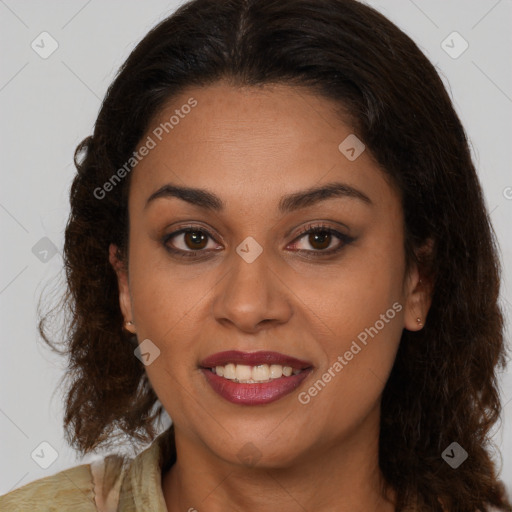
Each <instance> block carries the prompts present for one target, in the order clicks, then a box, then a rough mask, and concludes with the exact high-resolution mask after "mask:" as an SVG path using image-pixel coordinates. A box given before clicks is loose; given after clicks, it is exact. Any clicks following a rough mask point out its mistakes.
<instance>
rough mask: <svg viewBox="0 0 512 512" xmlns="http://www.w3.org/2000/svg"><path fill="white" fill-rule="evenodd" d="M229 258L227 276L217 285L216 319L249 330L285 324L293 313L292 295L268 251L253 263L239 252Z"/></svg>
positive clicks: (214, 303)
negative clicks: (272, 265)
mask: <svg viewBox="0 0 512 512" xmlns="http://www.w3.org/2000/svg"><path fill="white" fill-rule="evenodd" d="M230 260H232V261H230V268H229V270H228V272H227V274H226V276H225V277H224V279H222V280H221V281H220V283H219V285H218V286H217V287H216V288H215V290H216V292H215V293H216V295H215V297H214V302H213V314H214V316H215V319H216V320H217V321H218V322H220V323H223V324H226V325H228V324H229V325H234V326H236V327H237V328H238V329H239V330H241V331H244V332H247V333H255V332H258V331H259V330H262V329H266V328H268V327H270V326H273V325H280V324H283V323H286V322H287V321H288V320H289V319H290V318H291V316H292V314H293V310H292V305H291V301H290V295H291V294H290V292H289V288H287V287H286V285H285V284H284V282H283V280H282V276H279V275H278V271H277V270H276V269H274V268H272V267H271V265H270V262H269V258H268V257H267V255H266V251H265V250H263V252H262V253H261V254H260V255H259V256H258V257H257V258H256V259H255V260H254V261H252V262H251V263H248V262H247V261H245V260H244V259H243V258H242V257H240V256H239V255H238V253H236V252H233V254H232V255H231V257H230Z"/></svg>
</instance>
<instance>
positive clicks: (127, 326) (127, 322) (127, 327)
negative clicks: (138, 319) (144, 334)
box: [124, 320, 135, 333]
mask: <svg viewBox="0 0 512 512" xmlns="http://www.w3.org/2000/svg"><path fill="white" fill-rule="evenodd" d="M133 325H135V324H134V323H133V322H132V321H131V320H128V321H126V322H125V323H124V327H125V329H126V330H127V331H130V332H131V333H134V332H135V331H134V330H132V329H131V328H132V326H133Z"/></svg>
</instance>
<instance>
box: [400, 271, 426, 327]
mask: <svg viewBox="0 0 512 512" xmlns="http://www.w3.org/2000/svg"><path fill="white" fill-rule="evenodd" d="M411 279H412V280H411V281H410V289H409V293H408V296H407V300H406V305H405V316H404V328H405V329H407V330H408V331H419V330H421V329H423V327H424V325H425V322H426V317H427V314H428V310H429V309H430V304H431V286H430V282H429V281H428V280H426V279H425V278H420V277H419V275H418V273H417V271H416V272H415V275H414V276H412V278H411Z"/></svg>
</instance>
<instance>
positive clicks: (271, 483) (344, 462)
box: [162, 416, 395, 512]
mask: <svg viewBox="0 0 512 512" xmlns="http://www.w3.org/2000/svg"><path fill="white" fill-rule="evenodd" d="M378 428H379V426H378V416H377V417H376V418H373V419H372V420H371V421H368V422H366V423H365V425H360V426H359V428H358V429H357V432H355V433H354V434H353V435H351V436H349V437H348V438H345V439H344V440H342V441H339V440H337V441H335V442H333V443H331V444H329V445H325V444H322V445H321V446H320V445H319V446H315V447H312V448H311V449H310V450H309V451H308V452H307V453H304V454H302V455H301V456H300V457H297V458H296V459H295V460H294V463H293V464H291V465H288V466H287V467H275V466H265V465H264V464H261V465H258V466H256V467H246V466H242V465H240V464H233V463H229V462H226V461H225V460H223V459H220V458H218V457H216V456H215V454H212V453H211V452H210V451H208V450H207V449H206V448H205V447H204V445H202V444H200V443H197V442H194V441H193V439H191V438H190V437H188V436H187V435H184V434H183V433H182V432H180V430H179V429H176V453H177V461H176V463H175V464H174V465H173V466H172V467H171V468H170V469H169V471H167V472H166V473H165V474H164V475H163V478H162V489H163V493H164V498H165V502H166V505H167V510H168V512H178V511H180V512H182V511H190V512H193V511H194V510H196V511H198V512H202V511H204V510H208V512H220V511H225V510H244V511H246V510H250V511H251V512H263V511H268V510H272V509H274V510H280V511H282V512H296V511H297V510H315V511H316V512H327V511H329V512H349V511H350V512H353V511H354V510H378V511H379V512H393V511H394V510H395V508H394V505H393V503H392V501H393V497H392V495H393V493H392V492H390V491H388V496H389V499H388V498H386V496H385V491H384V485H383V478H382V474H381V472H380V469H379V465H378ZM369 435H370V437H369Z"/></svg>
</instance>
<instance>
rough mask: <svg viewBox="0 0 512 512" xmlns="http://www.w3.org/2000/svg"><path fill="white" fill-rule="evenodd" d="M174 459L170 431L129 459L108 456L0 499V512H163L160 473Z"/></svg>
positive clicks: (172, 434) (27, 486)
mask: <svg viewBox="0 0 512 512" xmlns="http://www.w3.org/2000/svg"><path fill="white" fill-rule="evenodd" d="M175 460H176V448H175V444H174V429H173V428H172V426H171V427H170V428H169V429H168V430H166V431H165V432H163V433H161V434H160V435H159V436H158V437H157V438H156V439H155V440H154V441H153V442H152V443H151V445H150V446H148V447H147V448H146V449H145V450H144V451H142V452H141V453H139V454H138V455H137V456H136V457H135V458H129V457H127V456H125V457H123V456H120V455H108V456H107V457H104V458H103V459H102V460H100V461H94V462H92V463H90V464H82V465H80V466H76V467H73V468H69V469H66V470H64V471H61V472H60V473H57V474H55V475H51V476H47V477H45V478H41V479H39V480H36V481H34V482H30V483H28V484H26V485H24V486H22V487H20V488H18V489H15V490H14V491H11V492H9V493H7V494H5V495H3V496H0V511H2V512H98V511H100V512H167V507H166V506H165V501H164V496H163V493H162V472H163V471H165V470H167V469H168V468H169V467H170V466H171V465H172V464H174V462H175Z"/></svg>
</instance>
